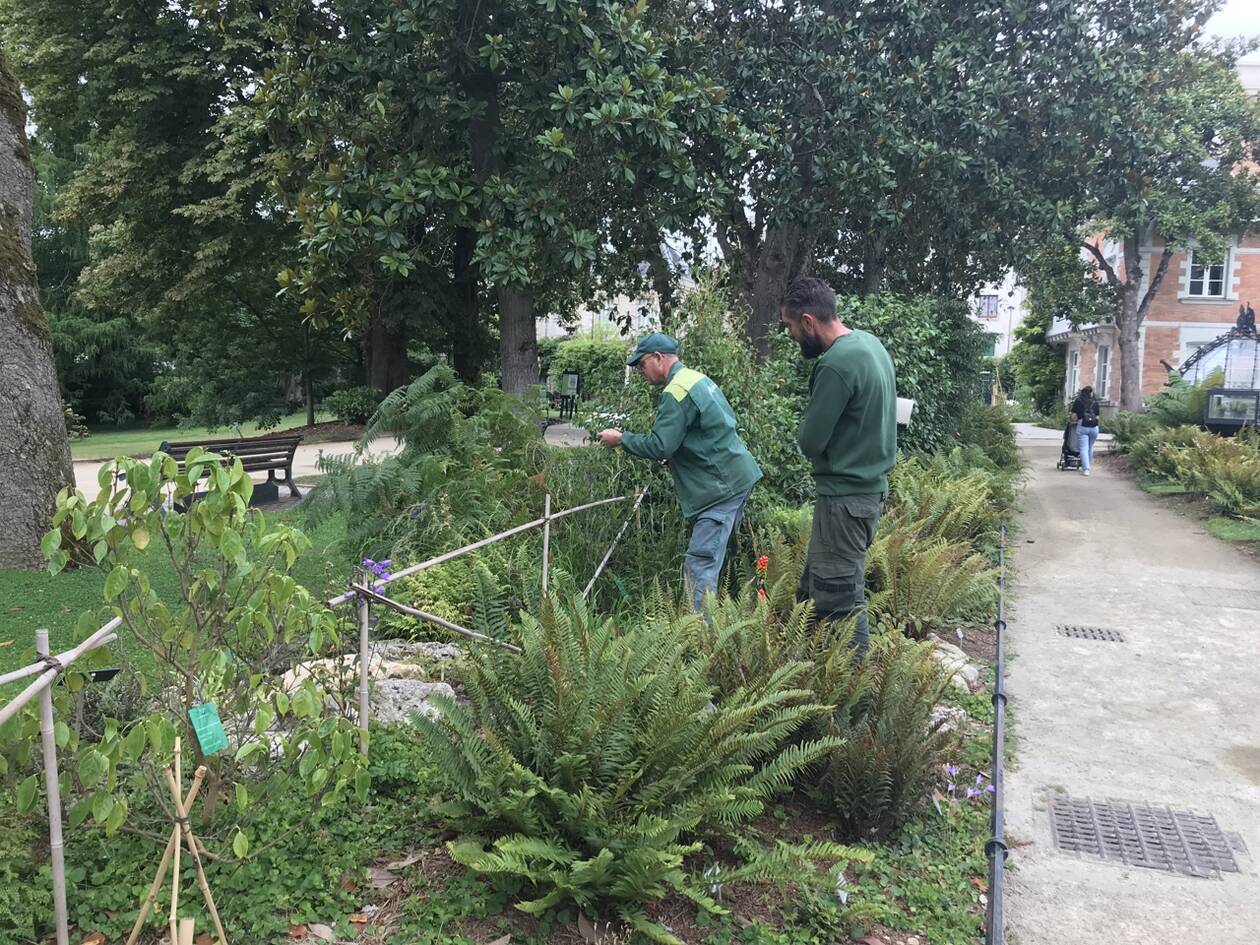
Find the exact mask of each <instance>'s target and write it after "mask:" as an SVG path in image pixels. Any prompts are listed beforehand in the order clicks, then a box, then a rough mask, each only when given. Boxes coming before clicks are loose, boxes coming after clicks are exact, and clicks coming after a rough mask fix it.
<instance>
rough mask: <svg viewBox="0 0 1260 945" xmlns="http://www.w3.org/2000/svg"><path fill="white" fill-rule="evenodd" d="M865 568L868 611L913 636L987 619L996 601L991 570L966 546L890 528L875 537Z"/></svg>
mask: <svg viewBox="0 0 1260 945" xmlns="http://www.w3.org/2000/svg"><path fill="white" fill-rule="evenodd" d="M867 567H868V569H869V579H870V584H871V585H872V586H873V587H874V588H875V593H874V594H873V595H872V596H871V598H870V601H869V603H868V607H869V610H870V612H871V613H872V614H873V615H875V616H876V617H877V618H880V619H882V620H883V621H884V622H886V623H891V624H892V625H894V626H899V627H906V628H911V629H912V632H913V633H914V635H915V636H921V635H923V634H926V633H927V631H928V630H930V629H933V628H935V627H939V626H941V625H942V624H945V623H948V622H951V621H956V620H973V619H978V618H983V617H987V616H988V614H989V613H990V611H991V610H992V608H993V606H994V603H995V601H996V600H997V579H996V574H995V571H994V569H993V568H992V566H991V565H990V564H989V561H988V560H987V559H986V558H985V557H984V556H983V555H981V554H977V553H975V552H973V551H972V550H971V547H970V546H968V545H963V544H959V543H956V542H949V541H943V540H940V539H937V540H932V541H926V542H923V541H919V540H917V539H916V537H915V535H914V534H913V533H911V532H908V531H903V530H901V529H894V530H891V531H887V532H884V533H883V534H881V535H878V536H876V538H875V542H874V544H873V545H871V550H870V552H869V554H868V556H867Z"/></svg>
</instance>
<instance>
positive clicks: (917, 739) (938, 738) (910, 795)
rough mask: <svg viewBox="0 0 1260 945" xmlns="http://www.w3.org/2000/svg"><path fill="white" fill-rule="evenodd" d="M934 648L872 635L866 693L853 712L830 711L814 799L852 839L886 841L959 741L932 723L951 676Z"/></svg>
mask: <svg viewBox="0 0 1260 945" xmlns="http://www.w3.org/2000/svg"><path fill="white" fill-rule="evenodd" d="M931 649H932V644H930V643H912V642H910V641H907V640H906V639H905V638H904V637H903V636H901V634H899V633H897V632H896V631H891V632H885V633H881V634H876V635H875V636H874V637H873V638H872V645H871V652H870V656H869V657H868V660H867V662H868V668H867V674H868V678H869V688H868V689H867V690H866V692H865V693H864V697H863V699H862V700H861V701H860V702H859V703H858V704H857V705H856V706H855V707H854V710H853V711H852V713H851V714H849V715H847V716H846V715H845V714H844V713H839V712H837V713H833V714H832V715H831V716H829V719H830V722H831V726H832V727H831V729H830V734H832V735H833V736H835V737H836V738H839V739H841V742H842V743H841V744H840V745H839V746H838V747H836V748H834V749H832V750H831V752H830V754H829V756H828V763H827V768H826V770H825V773H824V776H823V779H822V782H821V784H820V786H819V790H818V795H819V797H820V799H821V800H822V801H823V802H824V803H825V804H827V805H828V806H829V807H830V808H831V809H832V810H833V811H834V812H835V814H836V817H837V819H838V820H839V822H840V825H841V827H842V829H844V830H845V832H846V833H847V835H849V836H851V837H860V838H879V837H884V836H887V835H888V834H889V833H891V832H892V831H893V830H895V829H896V828H897V827H899V826H900V825H901V824H902V823H904V822H905V821H906V820H907V819H908V818H909V817H910V816H911V815H912V814H913V813H914V812H915V811H916V810H917V809H918V808H919V807H920V806H921V805H922V804H923V803H924V801H925V800H926V799H927V794H928V791H929V789H930V788H931V785H932V782H933V780H934V778H935V776H936V773H937V772H938V771H940V769H941V768H942V767H943V766H944V764H945V763H946V762H947V761H948V759H949V757H950V755H951V754H952V752H953V751H954V747H955V743H956V737H955V736H953V735H951V734H949V733H947V732H944V731H942V729H941V726H940V723H939V722H937V723H934V722H933V721H932V711H933V709H934V708H935V707H936V704H937V703H938V702H940V701H941V698H942V697H943V695H944V693H945V688H946V686H948V685H949V676H948V674H947V673H946V672H945V670H943V669H941V667H940V666H939V665H938V664H937V662H936V661H935V660H934V659H933V657H932V655H931Z"/></svg>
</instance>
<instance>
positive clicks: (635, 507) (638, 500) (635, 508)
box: [582, 489, 648, 600]
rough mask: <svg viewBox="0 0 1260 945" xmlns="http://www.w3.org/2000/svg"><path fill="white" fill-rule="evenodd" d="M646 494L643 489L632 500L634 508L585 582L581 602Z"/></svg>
mask: <svg viewBox="0 0 1260 945" xmlns="http://www.w3.org/2000/svg"><path fill="white" fill-rule="evenodd" d="M647 494H648V491H647V490H646V489H644V490H643V491H642V492H640V493H639V497H638V498H637V499H635V500H634V507H633V508H632V509H630V514H629V515H627V516H626V520H625V522H623V523H622V525H621V531H619V532H617V537H616V538H614V539H613V540H612V544H611V545H609V546H608V551H607V552H605V554H604V560H602V561H601V562H600V563H599V567H598V568H596V569H595V573H594V574H592V575H591V579H590V581H588V582H587V584H586V589H585V590H583V591H582V599H583V600H585V599H586V596H587V595H588V594H590V592H591V588H593V587H594V586H595V582H596V581H598V580H599V576H600V575H601V574H603V573H604V567H605V566H606V565H607V564H608V562H609V560H610V559H611V558H612V553H613V552H614V551H615V550H616V549H617V543H618V542H620V541H621V536H622V535H624V534H625V533H626V529H627V528H629V527H630V521H631V520H632V519H633V518H634V517H635V515H636V514H637V513H638V511H639V506H640V505H642V504H643V497H644V496H645V495H647Z"/></svg>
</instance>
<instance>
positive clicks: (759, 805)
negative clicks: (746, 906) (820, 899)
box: [420, 598, 834, 941]
mask: <svg viewBox="0 0 1260 945" xmlns="http://www.w3.org/2000/svg"><path fill="white" fill-rule="evenodd" d="M699 620H700V618H699V617H696V616H691V617H689V618H688V621H690V622H692V623H695V622H697V621H699ZM689 637H690V633H689V632H688V627H686V626H680V625H679V623H678V622H675V621H669V620H658V621H655V622H647V623H642V624H637V625H632V626H626V627H621V628H618V627H617V626H616V625H615V624H614V622H613V621H611V620H608V619H606V618H600V617H597V616H595V615H593V614H592V613H591V612H590V611H589V610H588V609H587V607H586V606H585V604H584V603H582V602H581V601H579V600H574V601H572V602H562V601H560V600H558V599H554V598H553V599H552V600H551V601H549V602H547V603H546V604H545V605H544V607H543V609H542V613H541V616H540V617H538V618H535V617H530V616H524V617H522V619H521V621H520V622H519V623H518V624H517V625H516V626H515V627H514V628H513V639H514V640H515V641H516V642H517V643H518V644H519V645H521V647H522V648H523V650H524V653H523V654H522V655H519V656H518V655H516V654H512V653H508V652H506V651H501V650H498V649H492V648H485V649H479V650H477V651H474V653H473V655H472V657H471V659H470V661H469V665H468V667H467V671H466V677H465V680H464V682H465V686H466V688H467V693H468V698H469V702H470V705H469V706H468V707H467V708H465V707H464V706H462V705H460V704H458V703H453V702H443V703H442V704H441V708H442V715H441V717H440V718H439V719H438V720H436V721H425V720H421V721H420V725H421V726H422V730H423V731H424V732H425V733H426V734H427V735H428V737H429V738H430V740H431V743H432V749H433V753H434V758H435V760H436V762H437V764H438V767H439V769H440V770H441V772H442V774H443V776H444V777H445V778H447V779H448V781H449V782H450V785H451V789H452V791H453V794H454V797H455V798H457V799H458V800H459V801H460V802H461V804H462V807H463V809H464V811H465V816H467V815H475V816H477V817H478V818H479V819H480V820H481V821H483V822H484V823H485V824H486V826H487V828H488V829H489V830H490V831H491V841H490V843H489V845H488V846H484V845H483V844H482V843H479V842H476V841H472V840H468V841H464V842H461V843H458V844H453V845H452V847H451V850H452V854H453V855H454V856H455V858H456V859H457V860H459V861H460V862H463V863H464V864H466V865H468V866H469V867H471V868H472V869H474V870H476V871H478V872H484V873H488V874H492V875H502V876H507V877H512V878H515V879H517V880H518V881H523V882H524V883H525V884H526V885H527V887H528V888H529V889H530V890H531V892H532V893H533V894H535V895H536V898H533V899H530V900H528V901H525V902H522V903H520V904H519V906H518V908H521V909H523V910H525V911H527V912H533V913H539V912H542V911H544V910H545V909H547V908H550V907H552V906H555V905H557V904H559V903H562V902H565V901H567V900H570V899H572V900H573V901H575V902H576V903H577V904H578V905H579V907H580V908H582V909H583V910H586V911H594V910H601V909H603V908H605V907H607V908H610V909H614V910H616V912H617V913H618V914H619V915H620V917H621V918H622V919H623V920H624V921H626V922H627V923H629V924H630V925H632V926H633V927H634V928H636V929H638V930H639V931H641V932H644V933H645V934H648V935H649V936H651V937H653V938H655V939H657V940H659V941H675V939H674V938H673V937H672V936H671V935H670V934H669V933H668V932H667V931H666V930H665V929H664V928H662V927H660V926H658V925H656V924H655V923H653V922H651V921H650V920H649V919H648V918H647V916H646V914H645V913H644V911H643V904H644V903H645V902H646V901H648V900H651V899H657V898H661V897H663V896H664V895H666V894H667V893H668V892H671V891H677V892H679V893H682V894H684V895H686V896H688V897H689V898H692V899H693V900H694V901H696V902H697V903H698V904H700V905H702V906H705V907H707V908H709V909H711V910H713V911H720V907H719V906H718V905H717V904H716V903H715V902H713V901H712V900H711V899H710V898H709V897H708V896H707V895H706V894H705V893H704V892H703V891H702V886H701V885H700V884H698V883H697V882H696V881H695V880H694V878H691V877H689V876H688V875H687V874H686V873H685V871H684V869H683V859H684V857H685V856H687V855H688V854H689V853H692V852H695V851H696V850H697V849H699V845H698V844H697V843H696V842H695V840H694V839H692V838H694V837H696V836H697V835H699V834H700V833H702V832H703V831H705V830H714V829H718V828H721V827H723V826H726V827H730V826H734V825H737V824H740V823H743V822H746V821H748V820H750V819H752V818H755V817H756V816H757V815H758V814H760V813H761V812H762V810H763V809H764V806H765V802H766V799H767V798H768V797H770V796H771V795H773V794H774V793H776V792H779V791H782V790H784V789H785V788H787V787H788V786H790V784H791V783H792V780H793V778H794V777H795V776H796V775H798V774H799V773H800V772H802V771H803V770H805V769H806V768H808V767H809V766H811V765H812V764H814V763H816V762H817V761H818V760H819V759H820V758H821V757H822V755H823V754H825V752H826V751H827V750H828V749H830V748H833V747H834V743H833V742H831V741H828V740H818V741H813V742H808V743H804V744H792V742H791V740H792V737H793V736H794V735H795V734H796V733H798V732H799V731H800V730H801V728H802V726H804V725H805V724H806V723H807V722H808V721H809V719H810V718H811V717H813V716H816V715H817V714H818V713H819V712H821V711H823V708H824V707H823V706H820V705H817V704H815V703H814V702H813V699H812V695H811V693H809V692H808V690H805V689H803V688H801V683H802V682H803V680H804V679H805V678H806V675H805V674H806V671H807V667H806V666H804V665H803V664H800V663H790V664H786V665H783V666H780V667H778V668H777V669H776V670H775V672H774V673H773V674H772V675H771V676H770V677H768V678H767V679H765V680H759V681H756V682H752V683H750V684H749V685H747V686H746V687H743V688H740V689H737V690H735V691H733V692H732V693H730V694H729V695H725V696H722V695H718V694H715V693H714V690H713V689H712V687H711V686H710V684H709V683H708V681H707V675H708V662H709V658H708V657H707V656H705V655H704V654H693V653H690V652H689ZM711 699H712V701H711Z"/></svg>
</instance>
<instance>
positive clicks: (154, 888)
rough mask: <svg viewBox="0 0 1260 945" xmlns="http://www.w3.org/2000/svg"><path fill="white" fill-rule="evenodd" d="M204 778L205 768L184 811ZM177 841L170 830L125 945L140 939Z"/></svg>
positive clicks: (194, 780)
mask: <svg viewBox="0 0 1260 945" xmlns="http://www.w3.org/2000/svg"><path fill="white" fill-rule="evenodd" d="M205 776H206V769H205V767H204V766H202V767H200V768H198V769H197V773H196V775H195V776H194V777H193V783H192V787H191V788H189V789H188V796H187V797H185V798H184V810H191V809H192V805H193V801H195V800H196V799H197V794H198V793H200V791H201V782H202V780H203V779H204V778H205ZM178 840H179V835H178V834H177V833H176V832H175V831H174V830H172V831H171V839H169V840H167V841H166V852H165V853H163V854H162V862H161V863H159V864H158V869H157V875H156V876H154V877H153V885H151V886H150V887H149V894H148V895H147V896H145V897H144V905H142V906H141V907H140V916H139V917H138V918H137V919H136V924H135V925H133V926H132V927H131V934H130V935H128V936H127V945H135V942H136V939H137V938H139V937H140V929H141V927H142V926H143V925H144V920H145V919H147V918H148V917H149V913H150V912H151V911H153V907H154V906H155V905H157V894H158V891H159V890H160V889H161V888H162V880H164V879H166V871H167V870H168V869H169V868H170V865H171V856H172V855H173V854H174V853H175V844H176V843H177V842H178Z"/></svg>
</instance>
